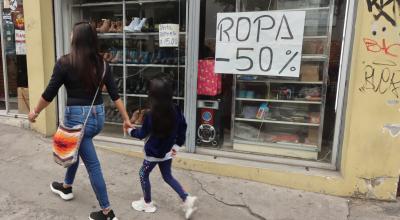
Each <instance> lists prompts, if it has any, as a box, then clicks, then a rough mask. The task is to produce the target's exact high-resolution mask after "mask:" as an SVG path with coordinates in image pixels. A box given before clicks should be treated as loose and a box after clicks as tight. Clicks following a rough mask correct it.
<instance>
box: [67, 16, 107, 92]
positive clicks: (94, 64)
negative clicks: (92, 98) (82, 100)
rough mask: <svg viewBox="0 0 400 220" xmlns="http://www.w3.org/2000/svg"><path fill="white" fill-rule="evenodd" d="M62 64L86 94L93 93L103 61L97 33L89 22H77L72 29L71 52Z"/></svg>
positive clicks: (98, 81)
mask: <svg viewBox="0 0 400 220" xmlns="http://www.w3.org/2000/svg"><path fill="white" fill-rule="evenodd" d="M64 62H66V63H68V64H69V66H70V67H72V69H73V71H74V72H75V73H76V74H78V76H79V79H80V80H81V81H82V83H83V85H84V86H85V87H86V88H87V90H88V92H94V91H95V90H96V88H97V86H98V85H99V83H100V74H101V73H102V72H103V59H102V57H101V56H100V54H99V51H98V44H97V32H96V30H95V29H94V28H93V27H92V26H91V25H90V23H89V22H78V23H76V24H75V25H74V27H73V29H72V40H71V52H70V54H69V55H67V56H65V57H64Z"/></svg>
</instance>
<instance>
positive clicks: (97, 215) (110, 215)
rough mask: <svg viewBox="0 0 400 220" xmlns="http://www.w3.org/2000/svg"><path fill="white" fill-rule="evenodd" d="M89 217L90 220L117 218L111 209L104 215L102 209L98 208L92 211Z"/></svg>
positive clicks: (115, 219)
mask: <svg viewBox="0 0 400 220" xmlns="http://www.w3.org/2000/svg"><path fill="white" fill-rule="evenodd" d="M89 219H90V220H118V218H117V217H115V214H114V211H113V210H110V211H109V212H108V214H107V215H104V213H103V211H102V210H100V211H98V212H92V213H90V215H89Z"/></svg>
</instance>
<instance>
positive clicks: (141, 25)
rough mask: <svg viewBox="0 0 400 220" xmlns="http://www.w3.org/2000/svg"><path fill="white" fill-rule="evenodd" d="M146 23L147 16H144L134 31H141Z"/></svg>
mask: <svg viewBox="0 0 400 220" xmlns="http://www.w3.org/2000/svg"><path fill="white" fill-rule="evenodd" d="M145 23H146V18H142V20H140V22H139V24H138V25H136V26H134V27H133V31H134V32H141V31H142V28H143V26H144V24H145Z"/></svg>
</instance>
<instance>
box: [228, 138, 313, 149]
mask: <svg viewBox="0 0 400 220" xmlns="http://www.w3.org/2000/svg"><path fill="white" fill-rule="evenodd" d="M234 143H240V144H253V145H259V146H268V147H280V148H281V147H284V148H290V149H298V150H307V151H318V146H317V145H314V144H304V143H290V142H275V143H266V142H264V141H261V140H260V141H249V140H243V139H240V138H237V139H235V140H234Z"/></svg>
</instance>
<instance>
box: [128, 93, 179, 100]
mask: <svg viewBox="0 0 400 220" xmlns="http://www.w3.org/2000/svg"><path fill="white" fill-rule="evenodd" d="M126 96H127V97H138V98H148V97H149V96H148V95H146V94H126ZM172 98H173V99H176V100H184V99H185V98H183V97H178V96H174V97H172Z"/></svg>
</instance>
